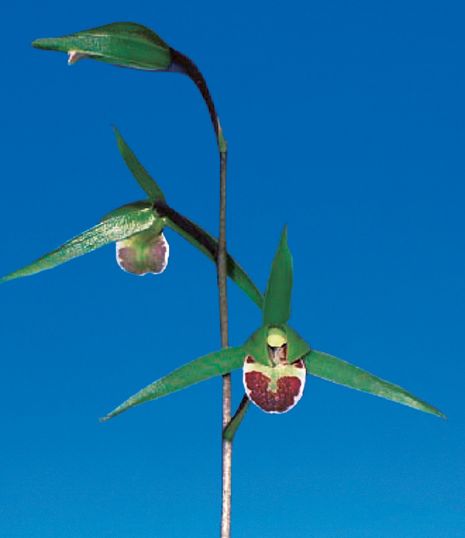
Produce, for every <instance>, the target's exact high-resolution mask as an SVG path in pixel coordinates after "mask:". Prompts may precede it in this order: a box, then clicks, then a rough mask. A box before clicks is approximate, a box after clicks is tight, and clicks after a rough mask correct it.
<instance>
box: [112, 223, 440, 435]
mask: <svg viewBox="0 0 465 538" xmlns="http://www.w3.org/2000/svg"><path fill="white" fill-rule="evenodd" d="M292 280H293V268H292V256H291V253H290V250H289V247H288V244H287V230H286V228H285V229H284V231H283V233H282V236H281V241H280V244H279V247H278V250H277V252H276V255H275V258H274V260H273V264H272V268H271V272H270V277H269V279H268V285H267V289H266V292H265V295H264V299H263V307H262V312H263V324H262V326H261V327H260V328H259V329H258V330H257V331H255V332H254V333H253V334H252V335H251V336H250V338H249V339H248V340H247V341H246V342H245V343H244V344H243V345H242V346H238V347H231V348H226V349H223V350H221V351H216V352H214V353H210V354H208V355H205V356H203V357H200V358H199V359H196V360H194V361H192V362H189V363H187V364H185V365H184V366H181V367H180V368H178V369H177V370H174V371H173V372H171V373H170V374H168V375H166V376H164V377H162V378H160V379H158V380H157V381H154V382H153V383H151V384H150V385H148V386H147V387H145V388H143V389H142V390H140V391H139V392H137V393H136V394H134V395H133V396H131V397H130V398H129V399H127V400H126V401H125V402H123V403H122V404H121V405H119V406H118V407H116V408H115V409H114V410H113V411H111V412H110V413H108V415H106V416H105V417H104V418H103V419H102V420H108V419H110V418H112V417H114V416H116V415H119V414H120V413H123V412H124V411H126V410H128V409H130V408H131V407H134V406H136V405H139V404H142V403H144V402H148V401H150V400H155V399H157V398H161V397H162V396H167V395H168V394H171V393H173V392H175V391H178V390H182V389H185V388H187V387H189V386H191V385H193V384H195V383H199V382H200V381H204V380H206V379H210V378H212V377H215V376H220V375H224V374H227V373H230V372H232V371H234V370H237V369H241V368H242V371H243V381H244V388H245V392H246V394H247V397H248V398H249V400H250V401H251V402H252V403H254V404H255V405H256V406H257V407H259V408H260V409H261V410H263V411H265V412H267V413H273V414H278V413H286V412H287V411H289V410H290V409H292V408H293V407H295V405H296V404H297V403H298V402H299V400H300V399H301V397H302V394H303V391H304V388H305V383H306V378H307V375H308V374H311V375H313V376H316V377H320V378H322V379H325V380H327V381H332V382H333V383H337V384H339V385H344V386H346V387H349V388H352V389H356V390H360V391H364V392H367V393H369V394H373V395H375V396H380V397H382V398H386V399H388V400H392V401H394V402H397V403H400V404H403V405H407V406H409V407H413V408H415V409H418V410H420V411H424V412H426V413H431V414H434V415H437V416H439V417H444V415H443V413H441V411H439V410H438V409H436V408H435V407H433V406H431V405H430V404H428V403H426V402H425V401H423V400H421V399H419V398H417V397H416V396H414V395H413V394H411V393H409V392H407V391H406V390H405V389H403V388H402V387H400V386H398V385H394V384H393V383H390V382H388V381H384V380H383V379H381V378H379V377H376V376H374V375H373V374H370V373H369V372H367V371H365V370H362V369H361V368H359V367H358V366H355V365H353V364H350V363H348V362H345V361H343V360H341V359H338V358H336V357H334V356H332V355H329V354H327V353H323V352H321V351H316V350H314V349H311V348H310V346H309V344H308V343H307V342H306V341H305V340H303V339H302V338H301V337H300V336H299V334H297V332H296V331H295V330H294V329H293V328H292V327H290V326H289V325H288V321H289V318H290V311H291V310H290V307H291V291H292ZM245 408H246V407H244V409H245ZM242 416H243V414H242V415H241V417H242ZM241 419H242V418H241ZM233 420H234V419H233ZM228 428H229V427H228ZM228 428H226V429H225V436H227V435H230V434H228V431H231V430H229V429H228ZM236 429H237V426H236Z"/></svg>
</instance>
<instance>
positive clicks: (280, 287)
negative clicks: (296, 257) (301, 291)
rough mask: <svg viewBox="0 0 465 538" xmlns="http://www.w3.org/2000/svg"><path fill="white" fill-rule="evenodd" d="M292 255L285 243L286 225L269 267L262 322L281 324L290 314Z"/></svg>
mask: <svg viewBox="0 0 465 538" xmlns="http://www.w3.org/2000/svg"><path fill="white" fill-rule="evenodd" d="M291 292H292V255H291V251H290V250H289V247H288V245H287V227H286V226H285V227H284V230H283V233H282V235H281V241H280V243H279V247H278V250H277V252H276V255H275V257H274V260H273V265H272V267H271V273H270V278H269V280H268V286H267V288H266V293H265V301H264V307H263V323H264V324H266V325H282V324H284V323H286V322H287V321H288V320H289V318H290V316H291Z"/></svg>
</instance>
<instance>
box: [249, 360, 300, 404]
mask: <svg viewBox="0 0 465 538" xmlns="http://www.w3.org/2000/svg"><path fill="white" fill-rule="evenodd" d="M306 374H307V371H306V368H305V363H304V361H303V360H302V359H300V360H298V361H296V362H294V363H292V364H288V363H287V364H277V365H276V366H265V365H263V364H261V363H258V362H257V361H255V360H254V359H253V357H251V356H250V355H249V356H247V357H246V359H245V362H244V368H243V381H244V388H245V391H246V393H247V396H248V397H249V399H250V401H251V402H253V403H254V404H255V405H256V406H258V407H260V409H262V410H263V411H265V412H266V413H287V411H290V410H291V409H292V408H293V407H294V406H295V405H296V404H297V402H298V401H299V400H300V398H301V397H302V394H303V392H304V387H305V380H306V377H307V375H306Z"/></svg>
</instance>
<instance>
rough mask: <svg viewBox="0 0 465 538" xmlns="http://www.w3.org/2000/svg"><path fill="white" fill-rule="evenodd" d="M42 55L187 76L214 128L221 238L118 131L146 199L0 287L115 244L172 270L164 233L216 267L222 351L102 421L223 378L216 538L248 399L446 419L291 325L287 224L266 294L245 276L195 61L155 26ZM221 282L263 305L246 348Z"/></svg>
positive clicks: (217, 127) (54, 43) (60, 44)
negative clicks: (229, 226)
mask: <svg viewBox="0 0 465 538" xmlns="http://www.w3.org/2000/svg"><path fill="white" fill-rule="evenodd" d="M33 45H34V46H35V47H37V48H40V49H45V50H55V51H61V52H65V53H67V54H68V63H69V64H74V63H76V62H77V61H78V60H81V59H84V58H89V59H94V60H98V61H101V62H105V63H110V64H113V65H117V66H120V67H127V68H135V69H141V70H145V71H165V72H173V73H181V74H184V75H187V76H188V77H189V78H190V79H191V80H192V81H193V82H194V83H195V85H196V86H197V88H198V89H199V90H200V92H201V94H202V96H203V98H204V101H205V103H206V105H207V108H208V111H209V114H210V119H211V122H212V125H213V128H214V132H215V136H216V141H217V146H218V151H219V157H220V234H219V238H218V240H216V239H215V238H214V237H213V236H212V235H210V234H209V233H208V232H206V231H205V230H203V229H202V228H201V227H200V226H199V225H197V224H195V223H194V222H192V221H191V220H190V219H188V218H187V217H185V216H183V215H181V214H180V213H178V212H177V211H176V210H175V209H174V208H173V207H172V206H170V205H168V203H167V200H166V198H165V196H164V194H163V192H162V190H161V189H160V187H159V186H158V184H157V183H156V182H155V180H154V179H153V178H152V177H151V176H150V174H149V173H148V172H147V170H146V168H144V166H143V165H142V164H141V163H140V161H139V160H138V158H137V157H136V155H135V154H134V152H133V151H132V150H131V148H130V147H129V146H128V144H127V143H126V141H125V140H124V139H123V137H122V136H121V134H120V133H119V131H118V130H117V129H115V135H116V140H117V144H118V148H119V151H120V153H121V155H122V157H123V159H124V161H125V163H126V165H127V166H128V168H129V170H130V172H131V173H132V175H133V177H134V178H135V180H136V181H137V182H138V183H139V185H140V187H141V188H142V190H143V191H144V193H145V198H144V199H143V200H140V201H137V202H132V203H129V204H126V205H124V206H122V207H120V208H118V209H115V210H113V211H111V212H110V213H108V214H107V215H106V216H104V217H103V218H102V219H101V220H100V222H99V223H98V224H97V225H95V226H94V227H92V228H90V229H88V230H87V231H85V232H83V233H81V234H80V235H78V236H76V237H74V238H73V239H71V240H69V241H67V242H66V243H64V244H63V245H62V246H61V247H59V248H57V249H56V250H53V251H52V252H50V253H48V254H45V255H44V256H42V257H41V258H39V259H37V260H36V261H34V262H33V263H31V264H29V265H27V266H25V267H23V268H21V269H18V270H16V271H13V272H11V273H9V274H7V275H6V276H4V277H3V278H0V283H4V282H7V281H9V280H14V279H17V278H21V277H25V276H30V275H34V274H36V273H39V272H40V271H44V270H46V269H52V268H54V267H57V266H59V265H61V264H63V263H65V262H67V261H70V260H72V259H73V258H76V257H78V256H81V255H84V254H88V253H90V252H92V251H93V250H95V249H97V248H100V247H103V246H105V245H107V244H109V243H115V244H116V259H117V262H118V264H119V265H120V267H121V268H122V269H123V270H125V271H127V272H129V273H132V274H135V275H146V274H149V273H152V274H159V273H161V272H163V271H164V270H165V268H166V267H167V264H168V257H169V245H168V242H167V240H166V238H165V235H164V229H165V228H169V229H172V230H174V231H175V232H177V233H178V234H180V235H181V236H182V237H183V238H184V239H185V240H187V241H188V242H189V243H191V245H193V246H194V247H195V248H196V249H197V250H199V251H200V252H202V254H204V255H206V256H207V257H208V258H209V259H211V260H212V261H213V262H215V263H216V265H217V270H218V288H219V298H220V327H221V342H222V347H223V349H221V350H219V351H216V352H213V353H210V354H207V355H205V356H203V357H200V358H198V359H196V360H194V361H192V362H189V363H187V364H185V365H183V366H181V367H180V368H178V369H176V370H174V371H173V372H171V373H169V374H168V375H166V376H164V377H162V378H161V379H158V380H157V381H155V382H153V383H151V384H149V385H148V386H146V387H145V388H143V389H142V390H140V391H139V392H137V393H136V394H135V395H133V396H131V397H130V398H129V399H127V400H126V401H124V402H123V403H122V404H121V405H119V406H118V407H116V408H115V409H114V410H113V411H111V412H110V413H108V414H107V415H106V416H105V417H104V418H103V419H102V420H103V421H106V420H108V419H110V418H112V417H114V416H116V415H118V414H120V413H122V412H124V411H126V410H128V409H129V408H132V407H134V406H137V405H139V404H142V403H144V402H148V401H150V400H155V399H157V398H161V397H162V396H167V395H169V394H171V393H173V392H175V391H179V390H182V389H185V388H187V387H189V386H191V385H193V384H195V383H199V382H201V381H204V380H206V379H209V378H212V377H215V376H223V423H222V426H223V427H222V435H223V474H222V476H223V496H222V519H221V537H222V538H229V536H230V523H231V515H230V506H231V467H230V465H231V450H232V448H231V447H232V440H233V437H234V435H235V433H236V431H237V428H238V427H239V425H240V423H241V421H242V419H243V418H244V415H245V412H246V410H247V408H248V405H249V402H252V403H254V404H255V405H256V406H258V407H259V408H260V409H262V410H263V411H265V412H267V413H286V412H288V411H289V410H291V409H292V408H293V407H294V406H295V405H296V404H297V403H298V401H299V400H300V398H301V396H302V394H303V391H304V387H305V383H306V378H307V374H311V375H313V376H317V377H320V378H322V379H325V380H328V381H331V382H333V383H337V384H340V385H344V386H346V387H349V388H352V389H356V390H360V391H364V392H367V393H369V394H373V395H375V396H379V397H382V398H386V399H388V400H391V401H394V402H397V403H400V404H403V405H407V406H410V407H413V408H415V409H418V410H420V411H424V412H427V413H431V414H434V415H437V416H439V417H444V414H443V413H442V412H441V411H439V410H438V409H436V408H435V407H433V406H431V405H430V404H428V403H426V402H425V401H423V400H421V399H419V398H417V397H416V396H414V395H413V394H411V393H409V392H407V391H406V390H405V389H403V388H401V387H399V386H397V385H394V384H392V383H390V382H388V381H384V380H382V379H380V378H379V377H376V376H375V375H373V374H370V373H368V372H366V371H364V370H362V369H361V368H359V367H357V366H354V365H352V364H350V363H348V362H345V361H343V360H341V359H338V358H336V357H334V356H332V355H329V354H327V353H323V352H320V351H316V350H314V349H312V348H311V346H310V345H309V344H308V343H307V342H306V341H305V340H304V339H302V338H301V337H300V336H299V335H298V334H297V332H296V331H295V330H294V329H292V327H291V326H290V325H289V324H288V322H289V319H290V315H291V291H292V283H293V266H292V256H291V252H290V250H289V247H288V242H287V228H284V230H283V233H282V236H281V240H280V243H279V246H278V249H277V252H276V255H275V257H274V260H273V263H272V267H271V272H270V276H269V279H268V284H267V287H266V291H265V293H264V294H263V295H262V294H261V293H260V291H259V289H258V288H257V286H256V285H255V284H254V282H253V281H252V279H251V278H250V277H249V276H248V274H247V273H246V272H245V271H244V269H242V267H241V266H240V265H239V264H238V263H237V262H236V261H235V259H234V258H233V257H232V256H230V255H229V254H228V253H227V251H226V220H225V208H226V189H225V186H226V155H227V144H226V141H225V138H224V135H223V131H222V128H221V124H220V121H219V118H218V115H217V112H216V108H215V105H214V102H213V99H212V98H211V95H210V92H209V90H208V86H207V84H206V81H205V79H204V77H203V75H202V73H201V72H200V71H199V69H198V68H197V67H196V65H195V64H194V63H193V62H192V61H191V60H190V59H189V58H188V57H187V56H185V55H184V54H182V53H180V52H179V51H177V50H176V49H174V48H172V47H170V46H169V45H168V44H167V43H166V42H165V41H163V40H162V39H161V38H160V37H159V36H158V35H157V34H156V33H155V32H153V31H152V30H150V29H148V28H146V27H144V26H141V25H139V24H134V23H114V24H109V25H106V26H101V27H98V28H94V29H90V30H85V31H82V32H77V33H74V34H71V35H67V36H64V37H59V38H47V39H39V40H36V41H34V43H33ZM226 276H229V277H230V278H231V279H232V280H233V281H234V282H235V283H236V284H237V285H238V286H239V287H240V288H241V289H242V290H243V291H244V292H245V293H246V294H247V296H248V297H249V298H250V299H251V300H252V301H253V302H254V303H255V304H256V305H257V306H258V308H260V310H261V311H262V315H263V323H262V326H261V327H260V328H258V330H256V331H255V332H253V333H252V335H251V336H250V338H249V339H248V340H247V341H246V342H245V343H244V344H243V345H242V346H237V347H229V345H228V330H227V300H226ZM240 368H242V371H243V384H244V390H245V396H244V398H243V400H242V402H241V404H240V406H239V408H238V410H237V412H236V414H235V415H234V416H231V392H230V377H229V374H230V372H232V371H233V370H237V369H240Z"/></svg>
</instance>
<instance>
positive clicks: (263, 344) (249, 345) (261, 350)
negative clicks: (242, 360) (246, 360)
mask: <svg viewBox="0 0 465 538" xmlns="http://www.w3.org/2000/svg"><path fill="white" fill-rule="evenodd" d="M268 330H269V326H268V325H263V326H262V327H260V329H258V330H257V331H255V332H254V333H253V334H252V336H250V338H249V339H248V340H247V341H246V342H245V344H244V346H243V347H244V350H245V351H246V353H247V355H251V356H252V357H253V358H254V359H255V360H256V361H257V362H259V363H260V364H263V365H265V366H273V363H272V362H271V360H270V357H269V354H268V344H267V341H266V339H267V336H268Z"/></svg>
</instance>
